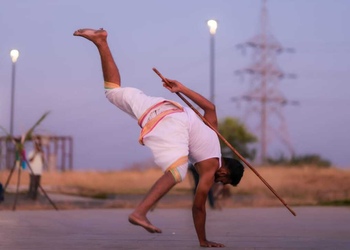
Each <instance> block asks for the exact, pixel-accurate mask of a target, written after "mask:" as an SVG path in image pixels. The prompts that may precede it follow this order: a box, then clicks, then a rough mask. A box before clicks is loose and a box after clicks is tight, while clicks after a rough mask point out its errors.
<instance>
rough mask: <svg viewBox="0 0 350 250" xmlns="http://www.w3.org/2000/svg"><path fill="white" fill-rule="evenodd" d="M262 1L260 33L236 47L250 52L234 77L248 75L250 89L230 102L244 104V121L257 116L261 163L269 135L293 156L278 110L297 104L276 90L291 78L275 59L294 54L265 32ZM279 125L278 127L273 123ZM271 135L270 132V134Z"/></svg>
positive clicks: (269, 139)
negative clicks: (244, 64)
mask: <svg viewBox="0 0 350 250" xmlns="http://www.w3.org/2000/svg"><path fill="white" fill-rule="evenodd" d="M266 2H267V1H266V0H262V8H261V20H260V31H259V32H258V34H257V35H255V36H254V37H253V38H251V39H249V40H248V41H247V42H245V43H242V44H239V45H237V47H238V48H239V49H242V50H243V51H244V50H245V49H248V48H250V49H252V52H253V53H252V63H251V64H250V65H249V66H248V67H246V68H243V69H240V70H237V71H236V73H237V74H241V75H243V74H244V75H246V74H247V75H249V79H250V81H249V82H250V89H249V90H248V91H247V92H246V93H245V94H244V95H242V96H240V97H238V98H232V100H233V101H237V100H244V101H247V102H248V104H247V110H246V112H245V117H244V120H247V119H248V118H252V115H253V114H254V113H255V114H256V115H257V116H255V118H256V120H255V121H256V123H257V127H255V128H253V130H254V131H256V130H258V131H259V132H258V134H260V135H258V137H259V142H260V150H258V154H259V158H260V162H261V163H265V162H266V160H267V158H268V146H269V144H270V143H271V141H272V135H278V136H277V137H278V138H279V139H280V140H281V141H282V143H283V144H284V145H285V146H286V147H287V149H288V151H289V154H290V155H294V150H293V147H292V145H291V143H290V140H289V135H288V129H287V124H286V122H285V119H284V116H283V112H282V107H283V106H285V105H288V104H292V105H293V104H297V102H295V101H289V100H287V99H286V98H285V96H284V95H283V93H282V92H281V91H280V90H279V84H280V80H281V79H283V78H288V77H289V78H295V75H294V74H287V73H285V72H283V71H282V70H281V69H280V67H279V66H278V64H277V61H276V57H277V55H279V54H280V53H282V52H294V50H293V49H291V48H284V47H282V45H281V44H280V43H279V42H278V41H277V39H276V38H275V37H274V36H273V35H272V34H271V32H270V31H269V25H268V14H267V6H266ZM276 122H277V123H279V126H278V128H275V127H274V126H273V123H275V124H276ZM271 132H272V133H271Z"/></svg>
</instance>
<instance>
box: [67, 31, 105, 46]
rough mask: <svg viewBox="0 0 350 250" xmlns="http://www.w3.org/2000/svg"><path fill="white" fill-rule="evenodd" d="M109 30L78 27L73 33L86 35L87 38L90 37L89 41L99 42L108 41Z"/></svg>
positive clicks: (74, 34)
mask: <svg viewBox="0 0 350 250" xmlns="http://www.w3.org/2000/svg"><path fill="white" fill-rule="evenodd" d="M107 35H108V34H107V31H105V30H104V29H102V28H101V29H98V30H94V29H78V30H76V31H75V32H74V33H73V36H81V37H84V38H86V39H88V40H89V41H91V42H93V43H95V44H97V43H99V42H101V41H106V39H107Z"/></svg>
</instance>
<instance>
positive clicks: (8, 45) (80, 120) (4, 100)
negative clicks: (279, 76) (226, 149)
mask: <svg viewBox="0 0 350 250" xmlns="http://www.w3.org/2000/svg"><path fill="white" fill-rule="evenodd" d="M261 3H262V2H261V1H259V0H215V1H214V0H211V1H209V0H177V1H166V0H145V1H142V0H129V1H126V0H124V1H121V0H106V1H86V0H85V1H83V0H74V1H71V0H69V1H68V0H60V1H47V0H33V1H26V0H14V1H3V2H2V4H1V8H0V27H1V40H0V125H2V126H3V127H5V128H7V129H8V128H9V123H10V93H11V63H12V62H11V58H10V50H11V49H18V50H19V52H20V56H19V59H18V61H17V64H16V69H17V72H16V73H17V74H16V96H15V129H14V130H15V134H21V133H23V132H24V131H25V130H26V129H28V128H29V127H30V126H31V125H32V124H33V123H34V122H35V121H36V120H37V119H38V118H39V117H40V116H41V115H42V114H43V113H44V112H45V111H51V113H50V115H49V116H48V117H47V119H46V120H45V121H44V122H43V123H42V125H41V126H40V128H39V129H38V130H37V132H38V133H44V134H51V135H67V136H72V137H73V139H74V167H75V169H101V170H106V169H111V170H112V169H121V168H126V167H128V166H130V165H132V164H134V163H140V162H142V161H149V160H150V159H152V155H151V153H150V150H149V149H148V148H146V147H143V146H141V145H139V144H138V141H137V139H138V135H139V132H140V128H139V127H138V125H137V123H136V121H135V120H133V119H131V118H130V117H129V116H128V115H126V114H124V113H122V112H121V111H119V110H118V109H117V108H116V107H114V106H113V105H111V104H110V103H109V102H108V101H107V99H106V98H105V95H104V89H103V78H102V73H101V66H100V59H99V56H98V53H97V50H96V48H95V47H94V46H93V44H92V43H90V42H88V41H86V40H84V39H82V38H80V37H74V36H73V35H72V34H73V32H74V31H75V30H76V29H79V28H100V27H103V28H104V29H106V30H107V31H108V32H109V38H108V39H109V44H110V47H111V50H112V53H113V54H114V58H115V60H116V62H117V64H118V66H119V69H120V72H121V77H122V85H124V86H132V87H136V88H140V89H142V90H143V91H144V92H145V93H147V94H149V95H152V96H163V97H166V98H170V99H173V100H176V101H179V102H181V100H179V99H178V97H177V96H176V95H175V94H171V93H169V92H168V91H167V90H166V89H164V88H163V87H162V84H161V81H160V79H159V77H158V76H157V75H156V74H155V73H154V72H153V71H152V67H156V68H157V69H158V70H159V71H160V72H161V73H162V74H163V75H165V76H166V77H168V78H173V79H177V80H179V81H181V82H183V83H184V84H185V85H187V86H188V87H190V88H192V89H194V90H196V91H197V92H200V93H201V94H202V95H204V96H206V97H209V38H210V35H209V29H208V27H207V24H206V21H207V20H208V19H211V18H214V19H216V20H218V30H217V33H216V36H215V39H216V48H215V49H216V81H215V92H216V95H215V100H216V106H217V111H218V117H219V119H223V118H225V117H228V116H230V117H237V118H240V119H242V118H243V116H244V111H245V109H244V105H237V104H236V103H234V102H232V100H231V99H232V97H237V96H240V95H242V94H244V93H246V92H247V90H248V89H249V81H247V79H245V80H244V81H242V79H241V78H240V77H238V76H237V75H235V73H234V72H235V71H236V70H239V69H242V68H244V67H247V66H248V65H249V64H250V62H251V53H249V52H248V51H247V53H246V54H245V55H244V54H242V53H241V51H240V50H238V49H237V44H240V43H244V42H246V41H247V40H249V39H251V38H252V37H253V36H254V35H256V34H257V33H258V32H259V27H260V26H259V25H260V24H259V22H260V11H261ZM267 6H268V15H269V31H270V32H271V33H272V34H273V35H274V37H275V38H276V39H277V40H278V41H279V42H280V43H281V44H282V45H283V46H285V47H290V48H294V49H295V53H285V54H281V55H279V57H278V58H277V62H278V65H279V67H280V68H281V69H282V70H283V71H285V72H288V73H294V74H296V75H297V78H296V79H284V80H282V81H281V82H280V84H279V89H280V90H281V92H282V93H283V94H284V96H285V97H286V98H287V99H290V100H296V101H298V102H299V103H300V105H298V106H286V107H285V108H284V109H283V115H284V117H285V119H286V122H287V126H288V131H289V134H290V142H291V144H292V145H293V148H294V150H295V152H296V153H297V154H298V155H302V154H319V155H321V156H322V157H324V158H326V159H329V160H330V161H331V162H332V163H333V164H334V165H335V166H337V167H341V168H348V167H350V154H349V153H350V152H349V151H350V150H349V148H350V147H349V143H350V133H349V125H350V109H349V106H350V98H349V94H350V84H349V79H350V57H349V54H350V32H349V29H348V27H347V25H348V24H349V23H350V15H349V11H350V1H347V0H337V1H333V0H307V1H305V0H269V1H268V2H267ZM280 150H281V151H282V149H270V151H269V152H270V154H271V155H272V156H273V155H278V154H279V153H280Z"/></svg>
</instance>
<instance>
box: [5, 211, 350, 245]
mask: <svg viewBox="0 0 350 250" xmlns="http://www.w3.org/2000/svg"><path fill="white" fill-rule="evenodd" d="M293 210H295V212H296V213H297V216H296V217H294V216H293V215H292V214H291V213H290V212H289V211H288V210H287V209H286V208H284V207H278V208H232V209H223V210H222V211H216V210H214V211H213V210H208V211H207V236H208V239H209V240H212V241H216V242H220V243H223V244H225V245H226V249H350V208H349V207H294V208H293ZM131 211H132V210H131V209H96V210H95V209H94V210H63V211H54V210H36V211H16V212H13V211H0V226H1V228H0V249H1V250H22V249H23V250H24V249H26V250H31V249H33V250H34V249H36V250H38V249H39V250H41V249H50V250H54V249H60V250H61V249H62V250H63V249H67V250H75V249H77V250H78V249H84V250H89V249H135V250H136V249H143V250H144V249H153V250H157V249H169V250H171V249H174V250H175V249H176V250H179V249H181V250H182V249H201V248H200V247H199V246H198V241H197V238H196V234H195V231H194V227H193V223H192V217H191V211H190V209H156V210H155V211H153V212H150V213H149V219H150V220H151V221H152V222H153V223H154V224H155V225H156V226H158V227H160V228H161V229H162V230H163V233H162V234H150V233H148V232H146V231H145V230H144V229H143V228H141V227H136V226H133V225H131V224H129V222H128V221H127V216H128V214H129V213H130V212H131Z"/></svg>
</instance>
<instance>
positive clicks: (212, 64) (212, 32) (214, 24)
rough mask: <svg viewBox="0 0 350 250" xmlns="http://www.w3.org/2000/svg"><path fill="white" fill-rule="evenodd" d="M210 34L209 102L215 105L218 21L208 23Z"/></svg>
mask: <svg viewBox="0 0 350 250" xmlns="http://www.w3.org/2000/svg"><path fill="white" fill-rule="evenodd" d="M207 24H208V27H209V32H210V65H209V69H210V70H209V72H210V98H209V100H210V101H211V102H212V103H214V104H215V98H214V97H215V93H214V91H215V89H214V86H215V34H216V29H217V28H218V23H217V21H215V20H213V19H211V20H209V21H208V22H207Z"/></svg>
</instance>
